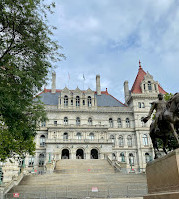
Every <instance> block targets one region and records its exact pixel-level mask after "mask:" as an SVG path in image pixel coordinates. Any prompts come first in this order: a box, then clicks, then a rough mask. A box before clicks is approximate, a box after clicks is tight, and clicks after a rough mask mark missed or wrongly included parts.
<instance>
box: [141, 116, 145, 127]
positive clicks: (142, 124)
mask: <svg viewBox="0 0 179 199" xmlns="http://www.w3.org/2000/svg"><path fill="white" fill-rule="evenodd" d="M143 119H144V117H141V126H142V127H144V126H145V123H144V121H143Z"/></svg>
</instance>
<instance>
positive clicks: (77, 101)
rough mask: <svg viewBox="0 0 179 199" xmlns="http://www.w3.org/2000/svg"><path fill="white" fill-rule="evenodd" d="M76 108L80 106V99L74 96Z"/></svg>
mask: <svg viewBox="0 0 179 199" xmlns="http://www.w3.org/2000/svg"><path fill="white" fill-rule="evenodd" d="M76 106H77V107H79V106H80V97H79V96H76Z"/></svg>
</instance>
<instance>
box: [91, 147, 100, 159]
mask: <svg viewBox="0 0 179 199" xmlns="http://www.w3.org/2000/svg"><path fill="white" fill-rule="evenodd" d="M90 155H91V159H98V158H99V153H98V150H97V149H92V150H91V154H90Z"/></svg>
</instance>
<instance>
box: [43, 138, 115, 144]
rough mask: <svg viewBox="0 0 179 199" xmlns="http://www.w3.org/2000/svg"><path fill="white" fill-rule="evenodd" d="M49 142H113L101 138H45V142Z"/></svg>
mask: <svg viewBox="0 0 179 199" xmlns="http://www.w3.org/2000/svg"><path fill="white" fill-rule="evenodd" d="M49 143H101V144H103V143H110V144H113V142H112V141H111V140H102V139H55V138H54V139H47V140H46V144H49Z"/></svg>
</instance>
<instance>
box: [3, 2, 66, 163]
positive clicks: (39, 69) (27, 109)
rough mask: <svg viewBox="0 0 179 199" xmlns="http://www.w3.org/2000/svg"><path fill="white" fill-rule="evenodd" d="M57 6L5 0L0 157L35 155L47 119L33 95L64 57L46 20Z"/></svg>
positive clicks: (37, 99) (41, 106) (42, 107)
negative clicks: (38, 134) (36, 139)
mask: <svg viewBox="0 0 179 199" xmlns="http://www.w3.org/2000/svg"><path fill="white" fill-rule="evenodd" d="M54 6H55V5H54V3H52V4H50V5H45V4H44V2H43V0H13V1H12V0H1V1H0V122H1V126H0V161H4V160H5V159H6V158H9V157H12V156H13V155H16V154H19V155H20V156H24V155H25V154H27V153H29V154H33V152H34V150H35V143H34V137H35V134H36V133H35V132H36V130H37V128H38V124H39V123H38V122H39V121H43V120H45V119H46V114H45V110H44V106H43V104H42V103H41V102H40V100H39V98H38V97H37V98H36V100H34V96H35V95H37V93H38V92H39V91H40V90H41V89H42V86H43V85H44V84H45V83H46V81H47V74H48V72H49V71H50V70H51V68H52V63H54V62H56V61H60V60H61V58H62V57H63V54H60V53H59V49H60V48H61V47H60V46H59V45H58V44H57V42H55V41H53V40H52V37H51V36H52V35H53V33H52V31H53V29H54V27H50V26H49V24H48V21H47V13H48V12H50V13H52V8H53V7H54ZM37 121H38V122H37Z"/></svg>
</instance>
